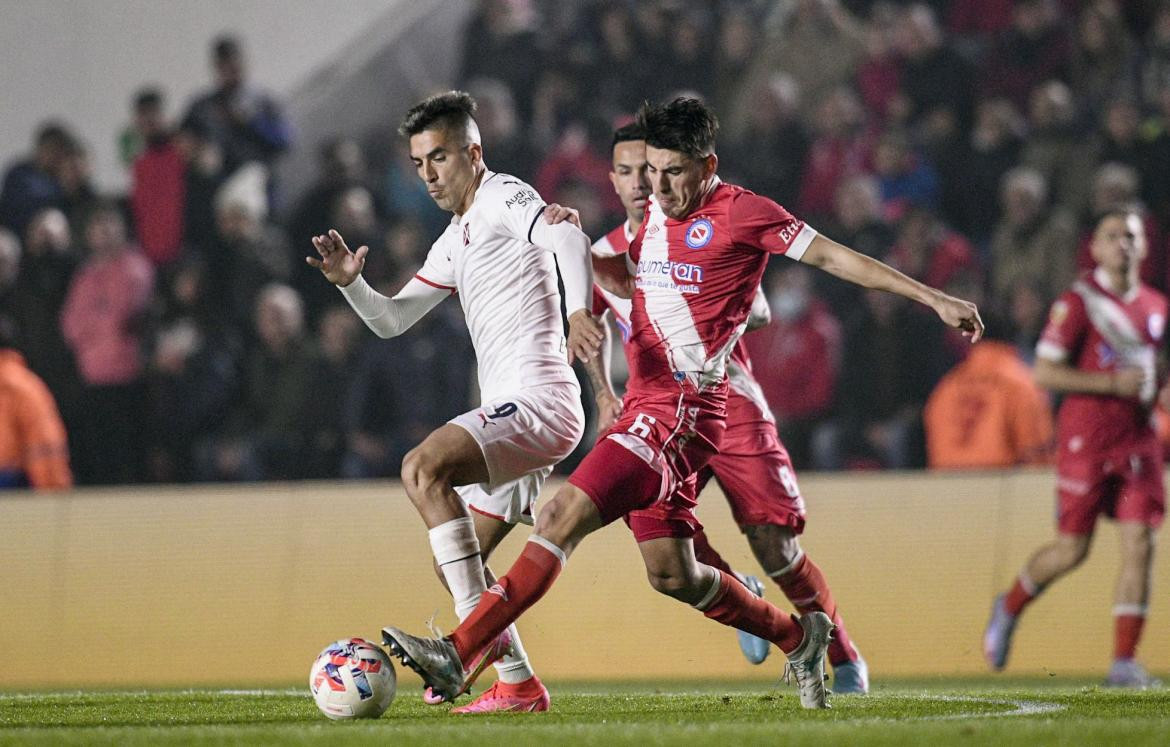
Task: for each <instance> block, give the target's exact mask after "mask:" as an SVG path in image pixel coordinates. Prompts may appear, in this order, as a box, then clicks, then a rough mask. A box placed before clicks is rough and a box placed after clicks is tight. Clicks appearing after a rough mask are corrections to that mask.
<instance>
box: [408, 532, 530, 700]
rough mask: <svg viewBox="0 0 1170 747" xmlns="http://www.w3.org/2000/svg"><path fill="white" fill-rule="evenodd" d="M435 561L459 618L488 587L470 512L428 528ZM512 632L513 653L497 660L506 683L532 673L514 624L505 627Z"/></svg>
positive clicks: (522, 679) (497, 667)
mask: <svg viewBox="0 0 1170 747" xmlns="http://www.w3.org/2000/svg"><path fill="white" fill-rule="evenodd" d="M428 535H429V536H430V540H431V552H432V553H433V554H434V556H435V563H436V564H437V565H438V566H439V570H440V571H441V572H442V573H443V578H444V579H445V580H446V581H447V588H448V589H450V591H451V596H452V597H454V598H455V614H456V615H457V616H458V617H459V620H460V621H461V622H462V621H463V620H464V619H465V618H466V617H467V616H468V615H470V614H471V612H472V610H474V609H475V607H476V605H478V604H479V597H480V595H481V594H483V593H484V592H485V591H487V583H486V582H485V581H484V575H483V559H482V558H481V557H480V554H479V540H478V539H476V537H475V523H474V522H473V521H472V520H471V517H470V516H463V517H460V518H458V519H452V520H451V521H448V522H446V523H444V524H440V525H439V526H437V527H435V528H434V529H431V530H430V531H429V532H428ZM508 632H509V633H511V634H512V649H513V652H514V653H513V654H511V655H509V656H505V657H504V658H502V659H500V660H499V661H497V662H496V664H495V666H496V670H497V671H498V672H499V676H500V681H501V682H504V683H506V684H516V683H519V682H523V681H524V680H526V679H528V678H530V677H531V676H532V675H533V672H532V667H531V666H529V664H528V654H527V653H526V652H525V651H524V647H523V646H522V645H521V643H520V634H519V633H517V632H516V626H515V625H511V626H509V627H508Z"/></svg>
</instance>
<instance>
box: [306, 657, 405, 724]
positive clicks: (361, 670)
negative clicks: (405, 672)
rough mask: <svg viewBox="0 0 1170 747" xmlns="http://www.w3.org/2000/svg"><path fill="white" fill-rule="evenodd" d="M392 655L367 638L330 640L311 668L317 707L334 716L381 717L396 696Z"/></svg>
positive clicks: (312, 685)
mask: <svg viewBox="0 0 1170 747" xmlns="http://www.w3.org/2000/svg"><path fill="white" fill-rule="evenodd" d="M396 686H397V678H396V676H395V674H394V665H393V664H391V663H390V657H389V656H387V655H386V652H385V651H383V650H382V649H381V648H380V647H379V646H375V645H374V644H372V643H370V642H369V641H367V640H365V639H364V638H347V639H343V640H340V641H336V642H334V643H330V644H329V645H328V646H326V647H325V650H324V651H322V652H321V653H320V655H318V656H317V660H316V661H314V662H313V668H312V669H310V670H309V690H311V691H312V693H313V700H315V701H316V702H317V708H319V709H321V713H324V714H325V715H326V716H328V717H329V718H331V719H349V718H378V717H379V716H381V715H382V714H383V713H385V712H386V709H387V708H389V707H390V701H392V700H394V691H395V688H396Z"/></svg>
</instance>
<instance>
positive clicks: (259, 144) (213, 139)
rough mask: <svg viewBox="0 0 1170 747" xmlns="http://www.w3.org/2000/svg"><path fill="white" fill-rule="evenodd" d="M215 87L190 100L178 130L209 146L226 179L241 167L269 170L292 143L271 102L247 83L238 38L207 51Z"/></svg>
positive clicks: (221, 40) (225, 39)
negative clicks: (215, 152) (256, 164)
mask: <svg viewBox="0 0 1170 747" xmlns="http://www.w3.org/2000/svg"><path fill="white" fill-rule="evenodd" d="M211 65H212V70H213V71H214V74H215V87H214V88H212V89H211V90H210V91H207V92H206V93H203V94H200V95H199V96H197V97H196V98H195V100H194V101H192V102H191V106H190V107H189V108H188V109H187V114H186V115H185V116H184V117H183V124H182V127H183V129H184V130H189V131H191V132H193V133H195V134H196V135H197V136H198V137H199V138H201V139H205V140H207V141H208V142H210V143H212V144H214V145H215V146H216V147H217V148H218V150H219V152H220V154H221V158H222V162H223V172H224V175H225V176H230V175H231V174H232V173H234V172H235V170H236V169H238V168H240V167H241V166H243V165H244V164H246V163H249V162H252V161H258V162H260V163H262V164H264V165H266V166H272V165H273V164H274V163H275V161H276V159H277V157H278V156H280V154H282V153H284V152H285V151H286V150H288V148H289V145H290V144H291V142H292V137H291V132H290V130H289V126H288V123H286V122H285V120H284V115H283V114H282V113H281V111H280V107H279V106H278V105H277V103H276V101H275V99H273V98H272V97H271V96H269V95H268V94H267V93H264V92H262V91H260V90H259V89H257V88H254V87H253V86H252V85H251V84H250V83H249V82H248V80H247V77H248V69H247V60H246V59H245V57H244V50H243V47H242V45H241V44H240V41H239V39H236V38H235V37H233V36H221V37H219V38H217V39H216V40H215V41H214V42H213V43H212V47H211Z"/></svg>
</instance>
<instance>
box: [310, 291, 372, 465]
mask: <svg viewBox="0 0 1170 747" xmlns="http://www.w3.org/2000/svg"><path fill="white" fill-rule="evenodd" d="M334 300H335V302H336V299H334ZM364 331H365V327H364V326H363V325H362V323H361V320H360V319H358V317H357V315H356V314H354V313H353V309H351V308H350V307H349V306H347V305H336V306H331V307H329V308H328V309H327V310H326V311H325V313H324V314H322V316H321V323H320V325H319V328H318V340H319V347H320V351H321V366H320V370H319V371H318V374H317V383H316V384H315V385H314V387H313V391H314V396H313V397H312V401H311V404H310V406H309V409H308V410H307V411H306V412H305V424H304V426H303V428H304V430H305V431H306V432H307V438H306V440H307V442H308V443H307V445H308V449H307V455H306V457H305V462H306V464H305V467H304V469H305V472H304V476H305V477H310V478H317V479H327V478H332V477H337V476H339V475H340V474H341V465H342V460H343V458H344V456H345V451H346V433H345V427H346V412H345V408H346V403H347V402H348V401H349V392H350V389H351V388H352V386H353V380H354V377H355V364H356V363H357V358H358V352H359V346H358V340H359V335H361V334H362V332H364Z"/></svg>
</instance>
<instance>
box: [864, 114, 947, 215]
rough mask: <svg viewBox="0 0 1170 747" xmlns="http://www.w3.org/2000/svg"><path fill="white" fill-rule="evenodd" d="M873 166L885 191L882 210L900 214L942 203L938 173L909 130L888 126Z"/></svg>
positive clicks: (881, 139) (880, 140)
mask: <svg viewBox="0 0 1170 747" xmlns="http://www.w3.org/2000/svg"><path fill="white" fill-rule="evenodd" d="M873 170H874V174H875V176H876V177H877V180H878V187H879V188H880V189H881V193H882V211H883V212H884V213H885V215H886V216H887V217H891V218H895V219H896V218H898V217H899V216H901V215H902V214H904V213H905V212H906V210H907V209H909V208H911V207H923V208H929V209H931V210H933V209H935V208H937V207H938V191H939V186H938V174H937V173H936V172H935V170H934V167H933V166H932V165H931V164H930V162H929V161H927V160H926V159H925V158H923V157H922V155H921V154H919V153H916V152H914V150H913V148H912V147H911V144H910V140H909V138H908V137H907V135H906V133H905V132H902V131H900V130H887V131H886V132H884V133H882V135H881V137H880V138H878V141H877V146H876V147H875V148H874V154H873Z"/></svg>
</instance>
